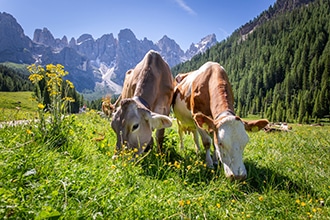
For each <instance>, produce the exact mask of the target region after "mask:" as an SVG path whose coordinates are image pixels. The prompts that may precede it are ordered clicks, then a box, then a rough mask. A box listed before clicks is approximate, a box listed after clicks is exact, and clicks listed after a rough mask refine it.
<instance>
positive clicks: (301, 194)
mask: <svg viewBox="0 0 330 220" xmlns="http://www.w3.org/2000/svg"><path fill="white" fill-rule="evenodd" d="M70 126H71V132H70V136H71V138H70V140H69V145H68V147H66V148H65V149H59V150H54V149H53V150H49V149H45V148H44V147H43V146H40V145H37V144H36V143H35V142H33V133H32V134H31V132H36V131H34V130H33V126H31V127H29V126H25V127H16V128H7V129H0V137H1V141H0V180H1V181H0V218H1V217H8V218H12V219H16V218H24V219H31V218H36V219H41V218H43V217H47V216H48V217H49V216H57V217H61V218H64V219H77V218H79V217H81V218H83V219H92V218H94V219H180V218H185V219H189V218H190V219H195V218H202V219H204V218H207V219H223V218H225V217H229V218H232V219H246V218H251V219H308V218H310V217H313V218H316V219H326V218H329V216H330V208H329V202H330V201H329V199H330V193H329V191H330V180H329V173H330V166H329V165H330V154H329V150H330V147H329V143H330V137H329V133H330V127H329V126H325V127H310V126H293V131H292V132H289V133H269V134H268V133H264V132H258V133H250V134H249V136H250V142H249V144H248V145H247V147H246V149H245V153H244V161H245V165H246V167H247V170H248V179H247V180H246V181H244V182H240V183H237V182H230V181H228V180H227V179H225V177H224V174H223V171H222V168H220V169H218V170H215V171H212V170H209V169H207V168H205V164H204V155H202V157H196V154H195V153H194V148H193V145H192V143H193V142H192V139H191V137H190V136H186V137H185V143H186V146H187V149H186V151H185V152H181V151H180V150H179V149H178V143H179V138H178V136H177V132H176V124H175V123H174V126H173V128H171V129H167V130H166V140H165V154H161V155H160V154H158V153H157V152H155V150H153V151H151V152H150V153H149V154H147V155H146V157H145V158H143V159H141V158H140V159H141V161H140V162H139V163H136V164H135V163H133V162H130V161H131V157H130V156H131V154H125V155H123V156H120V157H119V158H118V159H116V160H112V159H111V157H112V155H113V150H114V145H115V135H114V133H113V131H112V130H111V128H110V125H109V121H108V120H106V119H101V118H100V117H99V116H98V115H97V114H96V113H93V112H89V113H87V114H83V115H78V116H77V117H76V121H75V122H74V123H72V124H71V125H70ZM203 151H204V150H203ZM137 160H139V158H138V159H136V160H135V161H137ZM28 171H31V172H30V173H29V172H28ZM34 171H36V172H35V173H34ZM323 204H324V206H323Z"/></svg>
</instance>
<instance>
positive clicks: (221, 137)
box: [194, 113, 249, 180]
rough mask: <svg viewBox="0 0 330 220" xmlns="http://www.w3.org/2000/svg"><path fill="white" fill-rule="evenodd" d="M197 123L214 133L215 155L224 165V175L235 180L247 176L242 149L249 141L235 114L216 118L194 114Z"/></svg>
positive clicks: (242, 125)
mask: <svg viewBox="0 0 330 220" xmlns="http://www.w3.org/2000/svg"><path fill="white" fill-rule="evenodd" d="M194 120H195V122H196V123H197V125H198V126H199V127H200V128H202V129H204V130H208V131H209V132H213V133H214V139H213V140H214V145H215V148H216V151H217V156H218V157H219V159H220V160H221V163H222V164H223V166H224V171H225V175H226V177H228V178H230V179H235V180H242V179H245V178H246V176H247V173H246V169H245V166H244V163H243V151H244V148H245V146H246V144H247V143H248V141H249V137H248V135H247V133H246V131H245V129H244V124H243V123H242V121H241V119H240V118H239V117H237V116H232V115H228V116H225V117H222V118H219V119H217V120H213V119H212V118H210V117H207V116H206V115H204V114H202V113H197V114H195V115H194Z"/></svg>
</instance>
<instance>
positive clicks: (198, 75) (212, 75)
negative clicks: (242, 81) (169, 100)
mask: <svg viewBox="0 0 330 220" xmlns="http://www.w3.org/2000/svg"><path fill="white" fill-rule="evenodd" d="M176 89H177V90H179V91H177V92H179V93H180V94H181V95H182V94H184V96H185V99H186V103H187V107H188V108H189V109H190V111H191V113H193V114H195V113H198V112H202V113H203V114H205V115H207V116H210V117H213V116H214V117H216V115H218V114H220V113H221V112H223V111H225V110H228V109H230V110H232V111H234V97H233V93H232V88H231V86H230V83H229V80H228V76H227V74H226V72H225V70H224V69H223V67H222V66H220V65H219V64H218V63H215V62H207V63H205V64H204V65H203V66H202V67H201V68H199V69H198V70H196V71H193V72H190V73H189V74H188V75H186V76H185V77H184V79H183V80H182V82H181V83H179V84H178V86H177V88H176Z"/></svg>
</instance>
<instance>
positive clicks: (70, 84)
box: [66, 80, 74, 89]
mask: <svg viewBox="0 0 330 220" xmlns="http://www.w3.org/2000/svg"><path fill="white" fill-rule="evenodd" d="M66 83H67V84H68V86H69V87H70V88H71V89H73V88H74V85H73V83H72V82H71V81H70V80H66Z"/></svg>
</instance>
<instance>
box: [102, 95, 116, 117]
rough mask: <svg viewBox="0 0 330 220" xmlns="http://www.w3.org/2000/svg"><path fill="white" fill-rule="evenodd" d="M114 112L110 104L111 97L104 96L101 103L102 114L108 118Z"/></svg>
mask: <svg viewBox="0 0 330 220" xmlns="http://www.w3.org/2000/svg"><path fill="white" fill-rule="evenodd" d="M114 110H115V107H114V105H112V104H111V97H110V96H106V97H105V98H103V101H102V112H103V113H104V114H105V115H106V116H107V117H110V116H111V114H112V112H113V111H114Z"/></svg>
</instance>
